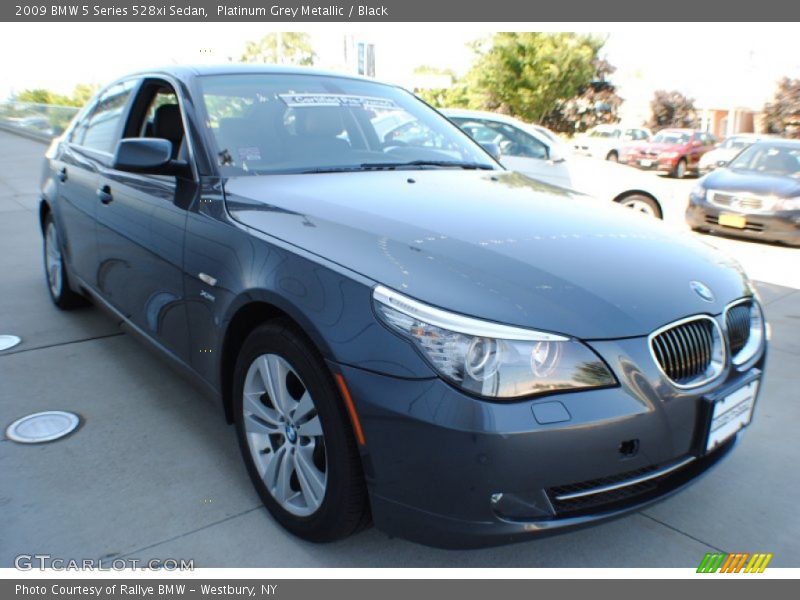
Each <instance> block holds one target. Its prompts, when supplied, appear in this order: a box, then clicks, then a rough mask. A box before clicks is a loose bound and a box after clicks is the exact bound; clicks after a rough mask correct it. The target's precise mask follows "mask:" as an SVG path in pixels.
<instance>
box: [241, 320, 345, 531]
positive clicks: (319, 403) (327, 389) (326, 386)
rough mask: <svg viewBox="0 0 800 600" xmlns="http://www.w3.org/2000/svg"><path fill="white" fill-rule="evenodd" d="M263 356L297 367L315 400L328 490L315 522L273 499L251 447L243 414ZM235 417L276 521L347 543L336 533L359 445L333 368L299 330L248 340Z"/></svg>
mask: <svg viewBox="0 0 800 600" xmlns="http://www.w3.org/2000/svg"><path fill="white" fill-rule="evenodd" d="M263 354H277V355H278V356H280V357H282V358H283V359H285V360H286V361H287V362H288V363H289V364H290V365H291V367H292V368H293V369H294V370H295V372H296V373H297V375H298V376H299V377H300V379H301V380H302V381H303V383H304V385H305V386H306V389H307V390H308V392H309V393H310V394H311V398H312V399H313V401H314V404H315V406H316V409H317V414H318V415H319V419H320V423H321V425H322V432H323V435H324V440H325V452H326V468H327V485H326V490H325V497H324V499H323V501H322V504H321V505H320V507H319V508H318V509H317V511H316V512H315V513H313V514H311V515H309V516H305V517H300V516H297V515H294V514H292V513H290V512H288V511H287V510H286V509H284V508H283V507H282V506H281V505H280V504H279V503H278V501H277V500H275V498H273V496H272V494H271V493H270V492H269V490H268V489H267V487H266V485H265V484H264V482H263V480H262V479H261V476H260V475H259V473H258V470H257V468H256V465H255V462H254V460H253V457H252V455H251V453H250V446H249V445H248V443H247V438H246V434H245V429H244V414H243V391H244V382H245V377H246V376H247V371H248V369H249V368H250V365H251V364H252V362H253V361H254V360H255V359H256V358H258V357H259V356H261V355H263ZM233 417H234V423H235V426H236V432H237V438H238V441H239V448H240V450H241V453H242V458H243V459H244V462H245V466H246V468H247V472H248V475H249V476H250V479H251V480H252V482H253V485H254V486H255V488H256V491H257V492H258V495H259V497H260V498H261V500H262V501H263V503H264V505H265V506H266V507H267V509H268V510H269V512H270V513H271V514H272V516H273V517H274V518H275V519H276V520H277V521H278V522H279V523H280V524H281V525H282V526H283V527H284V528H286V529H287V530H289V531H290V532H291V533H294V534H295V535H298V536H300V537H303V538H305V539H308V540H311V541H320V542H324V541H330V540H332V539H336V538H337V537H341V536H340V535H338V534H337V533H336V531H335V530H336V525H337V524H338V520H339V515H340V507H341V506H343V505H344V503H346V502H347V497H348V494H349V490H350V489H351V487H352V485H353V484H354V482H353V481H352V479H353V477H354V473H352V468H351V467H350V466H349V463H348V460H347V457H348V455H349V453H350V452H353V451H356V452H357V450H354V449H355V440H354V438H353V435H352V432H351V430H350V423H349V421H348V420H347V416H346V414H344V410H343V408H342V407H341V402H340V401H339V399H338V392H337V391H336V388H335V384H334V382H333V378H332V377H331V376H330V373H329V372H328V370H327V366H326V365H325V363H324V362H323V360H322V359H321V357H319V356H318V355H316V353H315V352H314V351H313V350H312V349H311V347H310V344H308V343H307V342H305V341H304V340H303V338H302V336H301V335H300V334H299V333H298V332H297V331H296V330H294V328H293V327H291V326H289V325H287V324H286V323H283V322H273V323H269V324H266V325H262V326H261V327H259V328H257V329H256V330H254V331H253V333H251V334H250V336H249V337H248V338H247V340H246V341H245V343H244V345H243V346H242V349H241V352H240V353H239V357H238V359H237V362H236V367H235V370H234V379H233ZM359 475H360V474H359Z"/></svg>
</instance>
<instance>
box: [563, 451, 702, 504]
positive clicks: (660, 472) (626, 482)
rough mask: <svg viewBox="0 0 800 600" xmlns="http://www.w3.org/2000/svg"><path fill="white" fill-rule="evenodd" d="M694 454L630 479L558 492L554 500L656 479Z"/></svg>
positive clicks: (681, 464)
mask: <svg viewBox="0 0 800 600" xmlns="http://www.w3.org/2000/svg"><path fill="white" fill-rule="evenodd" d="M694 460H695V457H694V456H687V457H686V458H684V459H683V460H680V461H678V462H676V463H673V464H671V465H667V466H666V467H662V468H661V469H657V470H655V471H652V472H650V473H645V474H644V475H640V476H638V477H632V478H630V479H626V480H624V481H620V482H617V483H611V484H608V485H601V486H598V487H596V488H590V489H588V490H582V491H580V492H571V493H569V494H560V495H558V496H556V500H575V499H576V498H584V497H586V496H594V495H596V494H603V493H605V492H612V491H614V490H618V489H621V488H626V487H630V486H632V485H636V484H637V483H644V482H645V481H650V480H651V479H658V478H659V477H663V476H664V475H668V474H669V473H672V472H673V471H677V470H678V469H681V468H683V467H685V466H686V465H688V464H689V463H691V462H694Z"/></svg>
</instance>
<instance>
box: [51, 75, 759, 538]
mask: <svg viewBox="0 0 800 600" xmlns="http://www.w3.org/2000/svg"><path fill="white" fill-rule="evenodd" d="M390 119H400V120H402V121H403V122H405V123H412V124H413V131H411V128H408V127H406V128H404V131H407V132H410V133H409V135H407V136H403V137H397V136H395V135H389V136H387V135H385V134H384V135H381V131H384V132H385V131H387V128H386V127H384V125H385V123H386V121H387V120H390ZM388 130H390V131H393V129H392V128H389V129H388ZM387 137H388V139H387ZM41 193H42V201H41V213H40V214H41V227H42V232H43V237H44V261H45V267H46V273H47V283H48V287H49V290H50V294H51V295H52V298H53V301H54V302H55V303H56V304H57V305H58V306H59V307H61V308H69V307H72V306H75V305H77V304H80V303H81V302H85V301H86V299H90V300H91V301H92V302H94V303H95V304H97V305H99V306H101V307H104V308H106V309H108V310H109V311H111V312H112V313H113V314H114V315H116V317H117V318H119V319H121V320H122V322H123V323H124V324H125V326H126V327H127V328H128V329H129V330H130V331H131V332H133V333H134V334H135V335H137V336H138V337H140V338H142V339H143V340H144V341H145V342H146V343H148V344H150V345H152V346H154V347H155V348H156V349H158V350H159V351H160V352H161V353H162V354H163V355H164V356H165V357H166V358H167V359H169V360H170V361H171V362H172V363H173V364H174V365H175V366H177V367H178V368H179V369H181V370H183V371H184V372H185V373H186V374H187V375H188V376H189V377H190V378H192V379H193V380H194V381H196V382H197V383H198V384H199V385H200V387H201V388H202V389H204V390H205V391H207V392H208V394H210V395H212V396H214V397H216V398H218V399H219V401H220V404H221V406H222V407H223V410H224V415H225V416H226V417H227V418H228V419H229V420H230V421H232V422H233V423H235V426H236V429H237V431H238V438H239V443H240V445H241V451H242V456H243V457H244V461H245V463H246V465H247V470H248V472H249V474H250V477H251V478H252V480H253V484H254V485H255V487H256V489H257V490H258V493H259V494H260V496H261V498H262V499H263V502H264V504H265V505H266V507H267V509H268V510H269V511H270V512H271V513H272V515H273V516H274V518H275V519H276V520H277V521H279V522H280V523H281V524H282V525H283V526H284V527H285V528H286V529H288V530H289V531H291V532H292V533H294V534H296V535H298V536H300V537H303V538H305V539H309V540H314V541H328V540H334V539H338V538H341V537H344V536H347V535H349V534H351V533H353V532H355V531H357V530H358V529H359V528H362V527H364V526H366V525H367V524H369V523H370V522H374V523H375V525H376V526H378V527H379V528H381V529H382V530H384V531H386V532H388V533H390V534H392V535H397V536H402V537H406V538H409V539H412V540H417V541H420V542H423V543H427V544H431V545H436V546H444V547H467V546H480V545H487V544H498V543H506V542H510V541H514V540H521V539H526V538H528V537H530V536H534V535H536V534H542V533H547V532H553V531H558V530H562V529H568V528H572V527H577V526H580V525H585V524H588V523H592V522H596V521H600V520H603V519H608V518H612V517H615V516H619V515H622V514H624V513H626V512H629V511H632V510H637V509H640V508H642V507H643V506H646V505H647V504H649V503H651V502H654V501H656V500H659V499H661V498H663V497H665V496H667V495H668V494H670V493H672V492H674V491H676V490H678V489H680V488H681V487H683V486H684V485H685V484H687V483H689V482H690V481H692V480H694V479H695V478H696V477H697V476H699V475H701V474H702V473H704V472H706V471H707V470H708V469H709V468H710V467H711V466H713V465H714V464H715V463H717V462H718V461H719V460H720V459H722V458H723V457H724V456H725V455H726V454H727V453H728V452H729V451H730V450H731V448H732V446H733V445H734V443H735V440H736V438H737V437H738V435H739V434H740V430H741V429H742V428H744V427H745V426H746V425H747V424H748V423H749V422H750V420H751V416H752V414H753V410H754V406H755V403H756V397H757V395H758V391H759V382H760V380H761V377H762V371H763V367H764V363H765V357H766V335H765V327H766V325H765V322H764V316H763V314H762V311H761V308H760V306H759V302H758V299H757V297H756V296H755V295H754V291H753V288H752V286H751V284H750V282H749V280H748V279H747V277H746V276H745V275H744V274H743V273H742V271H741V270H740V269H739V268H738V267H737V265H736V264H735V263H732V262H731V261H729V260H728V259H726V258H725V257H724V256H722V255H720V254H718V253H716V251H713V250H711V249H710V248H709V247H707V246H706V245H704V244H702V243H701V242H697V241H693V240H692V239H691V238H689V237H687V236H682V235H678V234H675V233H673V232H672V231H671V230H670V229H667V228H666V227H665V226H663V225H662V224H660V223H657V222H655V220H652V219H647V218H643V217H641V216H640V215H637V214H635V213H633V212H631V211H628V210H627V209H625V208H623V207H618V206H613V205H612V206H609V205H608V204H607V203H606V202H602V201H596V200H594V199H592V198H590V197H586V196H581V195H578V194H574V193H572V192H570V191H567V190H564V189H562V188H556V187H552V186H549V185H547V184H545V183H541V182H539V181H536V180H534V179H530V178H527V177H525V176H522V175H519V174H516V173H513V172H509V171H505V170H503V169H502V167H500V166H499V164H498V163H497V162H496V161H495V160H494V159H493V158H492V156H491V155H490V154H489V153H488V152H486V151H485V150H484V149H483V148H481V146H479V145H477V144H476V143H475V142H473V141H472V140H471V139H470V138H469V137H467V135H466V134H464V133H463V132H461V131H460V130H459V129H458V128H457V127H456V126H454V125H453V124H451V123H450V122H449V121H448V120H447V119H445V118H444V117H442V116H441V115H440V114H438V113H437V112H436V111H434V110H433V109H431V108H429V107H428V106H427V105H425V104H423V103H422V102H420V101H418V100H417V99H416V98H415V97H414V96H412V95H411V94H409V93H407V92H405V91H403V90H402V89H399V88H397V87H394V86H390V85H384V84H380V83H376V82H374V81H371V80H366V79H360V78H355V77H347V76H339V75H334V74H330V73H323V72H318V71H307V70H302V69H295V68H278V67H253V68H248V67H242V66H228V67H219V68H216V67H210V66H206V67H200V68H188V67H187V68H183V67H182V68H169V69H166V70H157V71H152V72H145V73H138V74H134V75H131V76H128V77H124V78H122V79H120V80H118V81H116V82H115V83H113V84H111V85H110V86H108V87H106V88H105V89H103V90H102V91H101V92H99V93H98V95H97V97H96V98H95V99H94V100H93V101H92V102H90V103H89V105H88V106H87V107H86V108H85V109H84V110H83V111H82V112H81V114H79V115H78V116H77V117H76V119H75V121H74V122H73V123H72V124H71V126H70V127H69V128H68V130H67V131H66V132H65V133H64V135H63V136H62V137H60V138H59V139H58V140H56V141H55V142H53V144H52V146H51V147H50V149H49V150H48V153H47V156H46V160H45V164H44V169H43V177H42V183H41ZM176 425H177V424H176ZM709 501H711V499H709Z"/></svg>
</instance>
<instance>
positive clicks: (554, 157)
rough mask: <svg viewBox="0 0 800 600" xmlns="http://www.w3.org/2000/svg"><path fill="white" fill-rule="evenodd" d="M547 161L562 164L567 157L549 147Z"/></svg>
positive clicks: (553, 147) (554, 148)
mask: <svg viewBox="0 0 800 600" xmlns="http://www.w3.org/2000/svg"><path fill="white" fill-rule="evenodd" d="M548 160H549V161H550V162H551V163H562V162H564V161H565V160H567V157H566V156H563V155H562V154H561V152H559V151H558V149H557V148H556V147H555V146H550V158H549V159H548Z"/></svg>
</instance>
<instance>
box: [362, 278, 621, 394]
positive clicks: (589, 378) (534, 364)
mask: <svg viewBox="0 0 800 600" xmlns="http://www.w3.org/2000/svg"><path fill="white" fill-rule="evenodd" d="M373 301H374V305H375V311H376V313H377V314H378V317H379V318H380V319H381V320H382V321H383V322H384V323H386V325H388V326H389V328H390V329H392V330H393V331H396V332H397V333H399V334H400V335H402V336H403V337H405V338H406V339H408V340H410V341H411V342H412V343H413V344H414V345H415V346H416V347H417V348H419V350H420V351H421V352H422V355H423V356H424V357H425V358H426V359H427V360H428V362H430V364H431V365H432V366H433V368H434V369H435V370H436V371H437V372H438V373H439V374H440V375H441V376H442V377H444V378H445V379H446V380H448V381H449V382H451V383H453V384H454V385H456V386H458V387H460V388H461V389H463V390H465V391H467V392H471V393H473V394H477V395H480V396H484V397H487V398H519V397H523V396H531V395H534V394H543V393H548V392H554V391H559V390H571V389H577V388H593V387H607V386H611V385H615V384H616V383H617V381H616V379H615V378H614V376H613V375H612V374H611V372H610V371H609V369H608V367H606V365H605V363H604V362H603V361H602V360H600V358H599V357H598V356H597V355H596V354H595V353H594V352H593V351H592V350H591V349H590V348H589V347H588V346H586V345H584V344H582V343H581V342H579V341H577V340H574V339H571V338H567V337H564V336H560V335H555V334H551V333H546V332H540V331H533V330H529V329H522V328H517V327H511V326H508V325H500V324H496V323H491V322H488V321H481V320H479V319H473V318H471V317H464V316H461V315H456V314H453V313H449V312H447V311H443V310H440V309H437V308H434V307H431V306H427V305H425V304H422V303H421V302H417V301H416V300H413V299H411V298H408V297H406V296H403V295H402V294H399V293H397V292H394V291H392V290H389V289H388V288H385V287H383V286H378V287H376V288H375V290H374V292H373Z"/></svg>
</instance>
